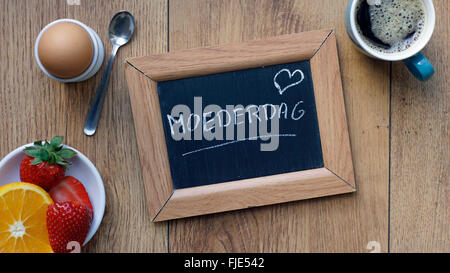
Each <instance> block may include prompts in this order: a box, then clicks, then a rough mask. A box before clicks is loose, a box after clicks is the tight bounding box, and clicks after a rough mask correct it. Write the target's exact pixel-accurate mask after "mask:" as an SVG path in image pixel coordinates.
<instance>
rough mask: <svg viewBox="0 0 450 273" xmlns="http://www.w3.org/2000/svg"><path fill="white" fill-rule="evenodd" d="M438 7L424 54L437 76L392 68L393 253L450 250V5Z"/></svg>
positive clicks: (443, 0) (438, 1)
mask: <svg viewBox="0 0 450 273" xmlns="http://www.w3.org/2000/svg"><path fill="white" fill-rule="evenodd" d="M433 3H434V5H435V10H436V27H435V31H434V34H433V37H432V38H431V40H430V43H429V44H428V46H427V47H426V48H425V50H424V55H425V56H427V57H428V58H429V59H430V61H431V62H432V63H433V65H434V67H435V69H436V73H435V75H434V76H433V77H432V78H431V79H430V80H429V81H427V82H425V83H423V82H419V81H417V80H416V79H415V78H414V77H413V76H412V75H411V74H410V73H409V72H408V71H407V69H406V67H405V66H404V65H403V64H402V63H398V64H397V63H396V64H393V68H392V76H393V77H392V117H391V122H392V131H391V138H392V139H391V147H392V152H391V162H392V164H391V251H392V252H449V251H450V229H449V226H450V214H449V210H450V191H449V190H450V178H449V173H450V154H449V153H450V146H449V142H450V137H449V123H450V118H449V110H450V109H449V108H450V88H449V87H450V80H449V76H450V57H449V44H450V31H449V23H450V22H449V14H450V2H449V1H446V0H436V1H433Z"/></svg>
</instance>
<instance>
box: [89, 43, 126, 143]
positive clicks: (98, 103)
mask: <svg viewBox="0 0 450 273" xmlns="http://www.w3.org/2000/svg"><path fill="white" fill-rule="evenodd" d="M118 49H119V46H117V45H114V47H113V50H112V53H111V56H110V57H109V61H108V66H107V67H106V71H105V73H104V74H103V77H102V81H101V83H100V86H99V87H98V89H97V93H96V95H95V99H94V102H93V103H92V106H91V109H90V110H89V114H88V116H87V119H86V123H85V124H84V133H85V134H86V135H87V136H92V135H94V134H95V131H96V130H97V125H98V120H99V119H100V114H101V112H102V108H103V102H104V101H105V95H106V90H107V89H108V83H109V76H110V74H111V69H112V66H113V63H114V58H115V57H116V53H117V50H118Z"/></svg>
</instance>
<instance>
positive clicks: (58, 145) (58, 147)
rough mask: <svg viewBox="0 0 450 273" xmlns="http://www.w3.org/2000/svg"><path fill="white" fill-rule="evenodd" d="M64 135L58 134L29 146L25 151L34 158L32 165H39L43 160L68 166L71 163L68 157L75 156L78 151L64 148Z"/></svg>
mask: <svg viewBox="0 0 450 273" xmlns="http://www.w3.org/2000/svg"><path fill="white" fill-rule="evenodd" d="M62 142H63V137H61V136H56V137H54V138H52V140H51V141H50V142H48V141H36V142H34V146H31V147H27V148H25V150H24V151H23V152H24V153H25V154H27V155H28V156H30V157H32V158H34V160H33V161H32V162H31V163H30V165H38V164H40V163H42V162H47V163H48V164H50V165H51V164H58V165H61V166H63V167H64V168H66V167H67V166H68V165H69V164H70V163H69V162H68V161H67V160H66V159H70V158H73V157H74V156H75V155H76V153H75V152H74V151H72V150H71V149H67V148H63V145H62Z"/></svg>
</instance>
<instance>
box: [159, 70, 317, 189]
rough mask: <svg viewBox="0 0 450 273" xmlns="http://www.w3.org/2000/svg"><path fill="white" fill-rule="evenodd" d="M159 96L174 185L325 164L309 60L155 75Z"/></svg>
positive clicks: (239, 177) (242, 177)
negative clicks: (215, 71) (170, 77)
mask: <svg viewBox="0 0 450 273" xmlns="http://www.w3.org/2000/svg"><path fill="white" fill-rule="evenodd" d="M158 95H159V101H160V106H161V116H162V122H163V126H164V133H165V138H166V145H167V151H168V156H169V162H170V169H171V174H172V182H173V185H174V188H175V189H180V188H189V187H195V186H202V185H208V184H216V183H221V182H228V181H235V180H241V179H247V178H254V177H260V176H268V175H274V174H281V173H287V172H294V171H302V170H308V169H315V168H320V167H323V166H324V163H323V157H322V149H321V143H320V134H319V126H318V120H317V113H316V106H315V100H314V87H313V83H312V78H311V68H310V63H309V61H302V62H294V63H288V64H282V65H272V66H266V67H260V68H252V69H245V70H238V71H232V72H224V73H218V74H213V75H206V76H198V77H191V78H185V79H178V80H171V81H163V82H158ZM208 105H215V106H214V107H215V108H214V107H208ZM177 106H178V108H179V110H178V108H177ZM226 109H229V111H228V112H226ZM231 109H233V111H231ZM180 114H181V115H180ZM276 119H278V120H276ZM275 122H278V126H273V124H274V123H275ZM252 126H254V127H252ZM265 126H266V127H267V128H265ZM238 127H240V128H238ZM276 127H278V128H276ZM266 129H267V130H266ZM216 130H217V131H218V132H217V134H216ZM196 134H197V135H196ZM196 136H197V137H196ZM264 143H266V146H272V147H269V148H268V149H267V148H266V150H264V148H263V146H264Z"/></svg>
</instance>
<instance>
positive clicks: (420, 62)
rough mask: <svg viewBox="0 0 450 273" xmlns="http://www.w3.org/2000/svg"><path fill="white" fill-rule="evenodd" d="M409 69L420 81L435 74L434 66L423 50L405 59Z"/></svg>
mask: <svg viewBox="0 0 450 273" xmlns="http://www.w3.org/2000/svg"><path fill="white" fill-rule="evenodd" d="M403 63H404V64H405V65H406V67H408V69H409V71H410V72H411V73H412V74H413V75H414V77H416V78H417V79H418V80H420V81H426V80H428V79H429V78H431V76H433V74H434V67H433V65H432V64H431V62H430V61H429V60H428V59H427V57H425V56H424V55H423V54H422V52H419V53H417V54H416V55H414V56H412V57H409V58H408V59H405V60H403Z"/></svg>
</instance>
